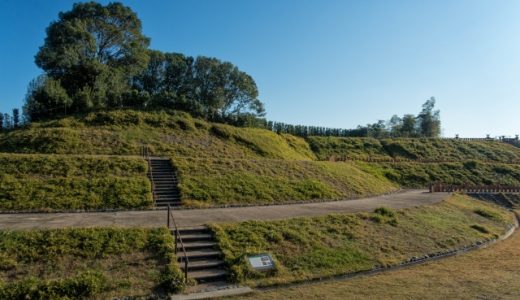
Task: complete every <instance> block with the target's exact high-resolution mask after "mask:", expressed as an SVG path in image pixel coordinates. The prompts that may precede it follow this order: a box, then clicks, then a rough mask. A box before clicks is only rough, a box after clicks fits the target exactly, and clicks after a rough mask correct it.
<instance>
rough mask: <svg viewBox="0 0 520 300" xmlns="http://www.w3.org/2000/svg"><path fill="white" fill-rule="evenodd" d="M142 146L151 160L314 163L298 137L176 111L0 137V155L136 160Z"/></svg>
mask: <svg viewBox="0 0 520 300" xmlns="http://www.w3.org/2000/svg"><path fill="white" fill-rule="evenodd" d="M143 144H147V145H149V146H150V147H151V149H152V152H153V153H154V154H156V155H172V156H176V157H225V158H258V157H265V158H279V159H296V160H310V159H313V158H314V154H313V153H312V151H311V150H310V149H309V147H308V145H307V143H306V142H305V141H304V140H303V139H301V138H297V137H294V136H291V135H278V134H276V133H273V132H270V131H267V130H262V129H254V128H236V127H233V126H228V125H223V124H213V123H208V122H205V121H202V120H197V119H193V118H192V117H191V116H190V115H188V114H185V113H178V112H174V113H166V112H158V113H146V112H136V111H110V112H98V113H92V114H89V115H87V116H85V117H84V118H77V117H69V118H65V119H60V120H54V121H49V122H42V123H34V124H31V127H30V128H27V129H22V130H15V131H10V132H6V133H0V152H16V153H58V154H114V155H138V154H139V153H140V149H141V146H142V145H143Z"/></svg>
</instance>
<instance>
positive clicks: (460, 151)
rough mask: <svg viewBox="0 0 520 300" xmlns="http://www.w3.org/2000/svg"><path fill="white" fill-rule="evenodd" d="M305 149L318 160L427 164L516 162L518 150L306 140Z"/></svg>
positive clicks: (451, 142) (494, 145) (448, 142)
mask: <svg viewBox="0 0 520 300" xmlns="http://www.w3.org/2000/svg"><path fill="white" fill-rule="evenodd" d="M308 141H309V145H310V147H311V149H312V150H313V151H315V153H316V156H317V157H318V158H319V159H320V160H327V159H329V158H330V157H332V156H336V157H342V156H347V157H350V158H353V159H367V158H379V159H392V158H403V159H413V160H416V159H421V160H430V161H464V160H480V161H493V162H518V161H520V149H518V148H517V147H514V146H512V145H510V144H506V143H502V142H498V141H463V140H456V139H425V138H417V139H403V138H398V139H382V140H376V139H373V138H339V137H309V138H308Z"/></svg>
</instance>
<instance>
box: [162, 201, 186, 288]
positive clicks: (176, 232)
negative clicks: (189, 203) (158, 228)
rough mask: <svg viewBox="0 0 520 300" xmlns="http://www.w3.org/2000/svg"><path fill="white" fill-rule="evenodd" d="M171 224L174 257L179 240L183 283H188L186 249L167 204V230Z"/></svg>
mask: <svg viewBox="0 0 520 300" xmlns="http://www.w3.org/2000/svg"><path fill="white" fill-rule="evenodd" d="M170 219H171V221H170ZM172 223H173V229H174V236H175V255H177V248H178V247H177V240H179V242H180V244H181V249H182V252H183V254H184V281H185V282H188V265H189V260H188V254H187V253H186V248H185V247H184V243H183V242H182V237H181V234H180V232H179V228H178V227H177V223H175V219H174V218H173V214H172V210H171V208H170V204H168V221H167V223H166V224H167V226H168V229H170V228H171V224H172Z"/></svg>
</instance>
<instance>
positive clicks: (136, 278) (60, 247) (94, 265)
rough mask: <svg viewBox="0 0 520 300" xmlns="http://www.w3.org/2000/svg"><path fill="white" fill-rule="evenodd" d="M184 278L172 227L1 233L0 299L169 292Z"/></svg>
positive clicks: (95, 296) (174, 289) (180, 283)
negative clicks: (177, 258) (170, 229)
mask: <svg viewBox="0 0 520 300" xmlns="http://www.w3.org/2000/svg"><path fill="white" fill-rule="evenodd" d="M182 280H183V275H182V272H181V271H180V270H179V268H178V264H177V261H176V259H175V254H174V241H173V237H172V235H171V234H170V232H169V231H168V230H167V229H166V228H161V229H115V228H92V229H60V230H36V231H0V299H57V298H59V299H62V298H66V299H77V298H105V299H106V298H113V297H122V296H141V297H142V296H149V295H150V294H158V295H161V294H162V295H164V294H165V293H167V292H173V291H178V290H180V289H182V288H183V284H182Z"/></svg>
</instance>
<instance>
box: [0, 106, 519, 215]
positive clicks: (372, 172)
mask: <svg viewBox="0 0 520 300" xmlns="http://www.w3.org/2000/svg"><path fill="white" fill-rule="evenodd" d="M145 144H146V145H149V146H150V148H151V151H152V153H153V154H154V155H157V156H165V157H170V158H171V159H172V162H173V165H174V166H176V167H177V169H178V171H179V175H180V188H181V191H182V199H183V200H184V203H185V204H187V205H190V206H195V207H201V206H209V205H226V204H265V203H283V202H294V201H306V200H311V199H340V198H353V197H359V196H366V195H371V194H379V193H385V192H389V191H392V190H394V189H396V188H398V185H400V186H404V187H424V186H427V185H428V184H429V183H431V182H433V181H440V182H443V183H448V184H449V183H453V184H460V183H475V184H479V183H484V184H492V183H500V184H513V185H517V184H518V182H519V181H520V174H519V167H518V165H515V164H511V165H506V164H502V163H501V162H510V161H516V160H518V158H520V149H518V148H515V147H513V146H512V145H509V144H505V143H499V142H468V141H456V140H436V139H386V140H376V139H372V138H337V137H308V138H307V139H302V138H299V137H295V136H292V135H287V134H277V133H274V132H271V131H268V130H263V129H255V128H238V127H233V126H228V125H223V124H216V123H210V122H206V121H203V120H198V119H194V118H192V117H191V116H190V115H188V114H186V113H180V112H139V111H132V110H119V111H108V112H96V113H90V114H87V115H85V116H77V117H67V118H63V119H58V120H52V121H47V122H36V123H33V124H31V125H30V126H29V127H27V128H22V129H18V130H12V131H8V132H0V153H2V152H4V153H19V154H34V155H28V156H23V155H18V156H16V155H12V154H5V155H0V163H2V164H0V174H2V175H0V209H24V208H26V209H31V208H39V209H45V208H48V209H52V208H55V209H56V208H59V209H88V208H135V207H147V206H150V205H151V196H150V195H149V192H148V190H149V187H150V185H149V184H150V183H149V182H148V180H147V179H146V178H145V176H144V168H145V166H141V167H139V166H137V165H136V164H142V163H143V162H142V161H140V162H138V161H137V159H136V158H117V157H114V156H111V157H110V158H109V157H104V156H99V155H125V156H132V155H134V156H135V155H138V154H140V152H141V149H142V146H143V145H145ZM37 154H38V155H41V154H62V155H49V156H40V157H38V155H37ZM65 154H66V155H65ZM67 155H73V156H74V159H68V156H67ZM86 155H98V156H95V159H94V158H92V156H86ZM345 155H346V156H349V157H352V158H360V159H366V158H380V159H391V158H393V157H396V158H409V159H429V160H436V159H437V160H448V161H453V160H457V161H461V162H460V163H457V162H454V163H440V164H429V165H417V164H412V163H400V164H385V163H381V164H363V163H361V162H355V163H348V164H345V163H336V164H334V163H329V162H317V161H316V160H326V159H328V158H330V157H331V156H345ZM46 160H48V161H46ZM75 160H76V161H75ZM484 160H485V161H486V163H485V164H484V163H483V162H482V161H484ZM126 164H128V165H126ZM136 168H141V169H139V170H137V169H136ZM34 170H37V171H34ZM2 171H3V172H2Z"/></svg>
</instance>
